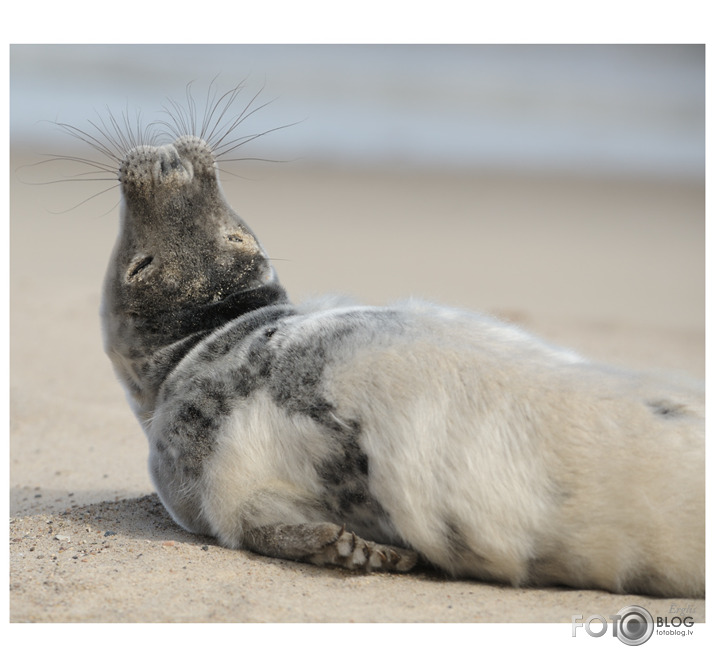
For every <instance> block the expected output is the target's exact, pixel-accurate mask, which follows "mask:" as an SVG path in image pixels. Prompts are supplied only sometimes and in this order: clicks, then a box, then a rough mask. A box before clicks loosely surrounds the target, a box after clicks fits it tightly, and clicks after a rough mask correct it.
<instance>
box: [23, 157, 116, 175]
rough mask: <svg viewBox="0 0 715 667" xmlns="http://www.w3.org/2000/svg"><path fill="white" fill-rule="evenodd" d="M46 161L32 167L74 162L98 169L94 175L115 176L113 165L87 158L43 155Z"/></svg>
mask: <svg viewBox="0 0 715 667" xmlns="http://www.w3.org/2000/svg"><path fill="white" fill-rule="evenodd" d="M43 157H46V158H47V159H46V160H40V161H39V162H36V163H35V164H34V165H33V166H35V167H37V166H39V165H41V164H48V163H50V162H76V163H77V164H83V165H85V166H87V167H95V168H96V169H98V171H97V172H95V173H98V174H99V173H109V174H116V167H115V166H113V165H107V164H104V163H103V162H98V161H97V160H90V159H89V158H83V157H76V156H74V155H54V154H52V153H46V154H44V155H43Z"/></svg>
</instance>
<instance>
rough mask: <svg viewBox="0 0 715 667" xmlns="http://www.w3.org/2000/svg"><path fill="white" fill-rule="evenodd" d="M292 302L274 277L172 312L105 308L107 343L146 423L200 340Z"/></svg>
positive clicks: (127, 390) (136, 409) (119, 373)
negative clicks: (118, 312)
mask: <svg viewBox="0 0 715 667" xmlns="http://www.w3.org/2000/svg"><path fill="white" fill-rule="evenodd" d="M288 304H289V301H288V296H287V295H286V292H285V290H284V289H283V287H282V286H281V285H280V283H278V282H277V281H275V282H271V283H270V284H264V285H260V286H258V287H254V288H252V289H246V290H240V291H237V292H234V293H233V294H230V295H229V296H227V297H226V298H225V299H222V300H220V301H216V302H212V303H208V304H202V305H197V306H190V307H186V308H183V309H180V310H178V311H175V312H172V313H170V314H169V313H164V314H155V315H154V316H153V317H142V316H140V315H137V316H131V317H126V316H125V317H123V318H121V319H120V318H115V317H112V314H111V313H106V312H104V313H103V322H104V333H105V348H106V351H107V354H108V356H109V358H110V359H111V361H112V364H113V366H114V370H115V372H116V374H117V376H118V378H119V380H120V382H121V383H122V385H123V386H124V388H125V390H126V392H127V398H128V399H129V403H130V404H131V406H132V409H133V410H134V413H135V414H136V416H137V418H138V419H139V421H140V423H141V424H142V426H144V425H145V423H146V422H147V421H148V420H149V419H150V418H151V416H152V414H153V413H154V409H155V407H156V399H157V395H158V393H159V390H160V388H161V385H162V384H163V383H164V380H165V379H166V378H167V377H168V375H169V374H170V373H171V371H173V370H174V368H175V367H176V366H177V364H178V363H179V362H180V361H181V360H182V359H183V358H184V357H185V356H186V355H187V354H188V353H189V352H190V351H191V350H192V349H193V348H194V347H195V346H196V344H197V343H199V342H200V341H201V340H203V339H204V338H206V337H207V336H208V335H210V334H211V333H213V332H214V331H216V330H217V329H219V328H220V327H222V326H223V325H224V324H227V323H228V322H230V321H232V320H235V319H236V318H239V317H242V316H245V315H248V314H249V313H253V312H256V311H258V310H262V309H267V308H270V307H275V306H282V305H288Z"/></svg>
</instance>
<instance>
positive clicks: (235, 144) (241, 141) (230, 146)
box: [214, 121, 302, 159]
mask: <svg viewBox="0 0 715 667" xmlns="http://www.w3.org/2000/svg"><path fill="white" fill-rule="evenodd" d="M300 122H302V121H296V122H295V123H286V124H285V125H279V126H278V127H274V128H271V129H270V130H266V131H265V132H257V133H256V134H251V135H246V136H244V137H239V138H238V139H234V140H233V141H230V142H228V143H227V144H226V145H225V146H223V147H222V146H221V144H220V142H219V144H218V145H217V147H216V148H215V149H214V152H216V150H217V149H218V148H219V147H221V148H223V149H224V150H222V151H221V152H220V153H219V152H216V158H217V159H218V158H220V157H222V156H223V155H226V153H230V152H231V151H233V150H235V149H237V148H240V147H241V146H244V145H245V144H247V143H248V142H250V141H253V140H254V139H259V138H260V137H264V136H266V135H267V134H271V133H272V132H277V131H278V130H285V129H286V128H288V127H293V126H294V125H298V123H300Z"/></svg>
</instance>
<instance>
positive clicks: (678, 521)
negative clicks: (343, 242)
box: [102, 136, 704, 596]
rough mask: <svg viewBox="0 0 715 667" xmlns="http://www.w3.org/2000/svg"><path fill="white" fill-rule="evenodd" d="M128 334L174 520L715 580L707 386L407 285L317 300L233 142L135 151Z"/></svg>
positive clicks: (378, 563)
mask: <svg viewBox="0 0 715 667" xmlns="http://www.w3.org/2000/svg"><path fill="white" fill-rule="evenodd" d="M119 177H120V182H121V187H122V194H123V198H122V212H121V230H120V235H119V239H118V241H117V245H116V248H115V251H114V255H113V257H112V260H111V262H110V265H109V269H108V272H107V278H106V282H105V289H104V304H103V312H102V316H103V323H104V334H105V344H106V349H107V352H108V354H109V356H110V358H111V359H112V361H113V363H114V366H115V368H116V371H117V374H118V376H119V378H120V380H121V381H122V383H123V384H124V386H125V387H126V389H127V394H128V397H129V400H130V402H131V404H132V407H133V409H134V410H135V412H136V414H137V417H138V418H139V420H140V422H141V424H142V426H143V428H144V430H145V432H146V434H147V437H148V439H149V445H150V470H151V475H152V478H153V480H154V483H155V484H156V487H157V490H158V492H159V495H160V497H161V499H162V501H163V502H164V504H165V505H166V507H167V508H168V510H169V512H170V513H171V514H172V516H173V517H174V519H175V520H176V521H177V522H178V523H179V524H180V525H182V526H183V527H184V528H186V529H187V530H189V531H192V532H197V533H202V534H206V535H213V536H215V537H216V538H217V539H218V540H219V541H220V543H221V544H223V545H226V546H228V547H233V548H245V549H251V550H254V551H256V552H259V553H262V554H266V555H269V556H276V557H282V558H291V559H298V560H305V561H309V562H312V563H316V564H333V565H341V566H344V567H347V568H351V569H357V570H370V569H380V568H382V569H388V570H397V571H400V570H408V569H410V568H411V567H412V566H413V565H414V564H415V562H416V560H417V557H418V556H417V554H419V555H420V556H421V557H422V558H423V559H424V560H425V561H428V562H431V563H432V564H434V565H436V566H437V567H439V568H442V569H444V570H445V571H447V572H450V573H452V574H454V575H458V576H469V577H475V578H479V579H485V580H495V581H503V582H509V583H511V584H514V585H548V584H565V585H569V586H575V587H599V588H604V589H606V590H610V591H616V592H626V591H627V592H639V593H646V594H654V595H669V596H701V595H703V594H704V445H703V440H704V436H703V431H704V417H703V392H702V389H701V388H699V387H697V386H694V387H689V386H680V385H678V386H676V385H670V384H668V383H667V382H665V381H663V380H661V379H658V378H649V377H645V376H640V375H635V374H631V373H627V372H625V371H620V370H614V369H610V368H604V367H601V366H599V365H596V364H592V363H590V362H588V361H586V360H585V359H583V358H581V357H580V356H578V355H576V354H574V353H572V352H569V351H567V350H562V349H559V348H556V347H553V346H550V345H548V344H546V343H544V342H542V341H540V340H538V339H536V338H533V337H532V336H530V335H528V334H526V333H524V332H522V331H521V330H519V329H517V328H515V327H512V326H510V325H507V324H504V323H502V322H499V321H496V320H494V319H491V318H488V317H484V316H480V315H475V314H470V313H465V312H461V311H457V310H453V309H448V308H440V307H436V306H432V305H429V304H424V303H419V302H408V303H404V304H399V305H396V306H394V307H391V308H372V307H365V306H356V305H349V304H336V303H332V302H325V303H315V304H312V305H303V306H295V305H293V304H291V303H290V302H289V300H288V298H287V296H286V294H285V292H284V290H283V288H282V287H281V286H280V284H279V282H278V280H277V278H276V275H275V272H274V270H273V268H272V266H271V264H270V262H269V260H268V258H267V256H266V254H265V252H264V251H263V249H262V248H261V246H260V244H259V242H258V241H257V239H256V237H255V236H254V235H253V234H252V232H251V231H250V230H249V229H248V227H247V226H246V225H245V223H244V222H243V221H242V220H241V219H240V218H239V217H238V216H237V215H236V214H235V213H234V211H233V210H232V209H231V207H230V206H229V205H228V203H227V202H226V201H225V199H224V197H223V195H222V193H221V190H220V186H219V183H218V179H217V177H216V170H215V165H214V156H213V154H212V149H211V147H210V146H209V145H208V144H207V143H206V142H205V141H203V140H202V139H199V138H197V137H192V136H182V137H179V138H178V139H177V140H176V141H174V143H173V144H167V145H164V146H160V147H151V146H138V147H136V148H134V149H132V150H130V151H129V152H128V153H127V155H126V156H125V157H124V159H123V161H122V164H121V167H120V171H119Z"/></svg>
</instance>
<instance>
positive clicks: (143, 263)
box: [127, 255, 154, 280]
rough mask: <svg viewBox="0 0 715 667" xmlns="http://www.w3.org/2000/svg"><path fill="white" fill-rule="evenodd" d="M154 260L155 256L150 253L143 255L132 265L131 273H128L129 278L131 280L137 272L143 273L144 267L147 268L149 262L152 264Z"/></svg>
mask: <svg viewBox="0 0 715 667" xmlns="http://www.w3.org/2000/svg"><path fill="white" fill-rule="evenodd" d="M153 261H154V258H153V257H152V256H151V255H149V256H147V257H142V258H141V259H140V260H139V261H138V262H136V263H135V264H134V266H132V267H130V269H129V273H128V274H127V280H131V279H132V278H135V277H136V276H137V274H139V273H141V272H142V271H143V270H144V269H146V267H147V266H149V264H151V263H152V262H153Z"/></svg>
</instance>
